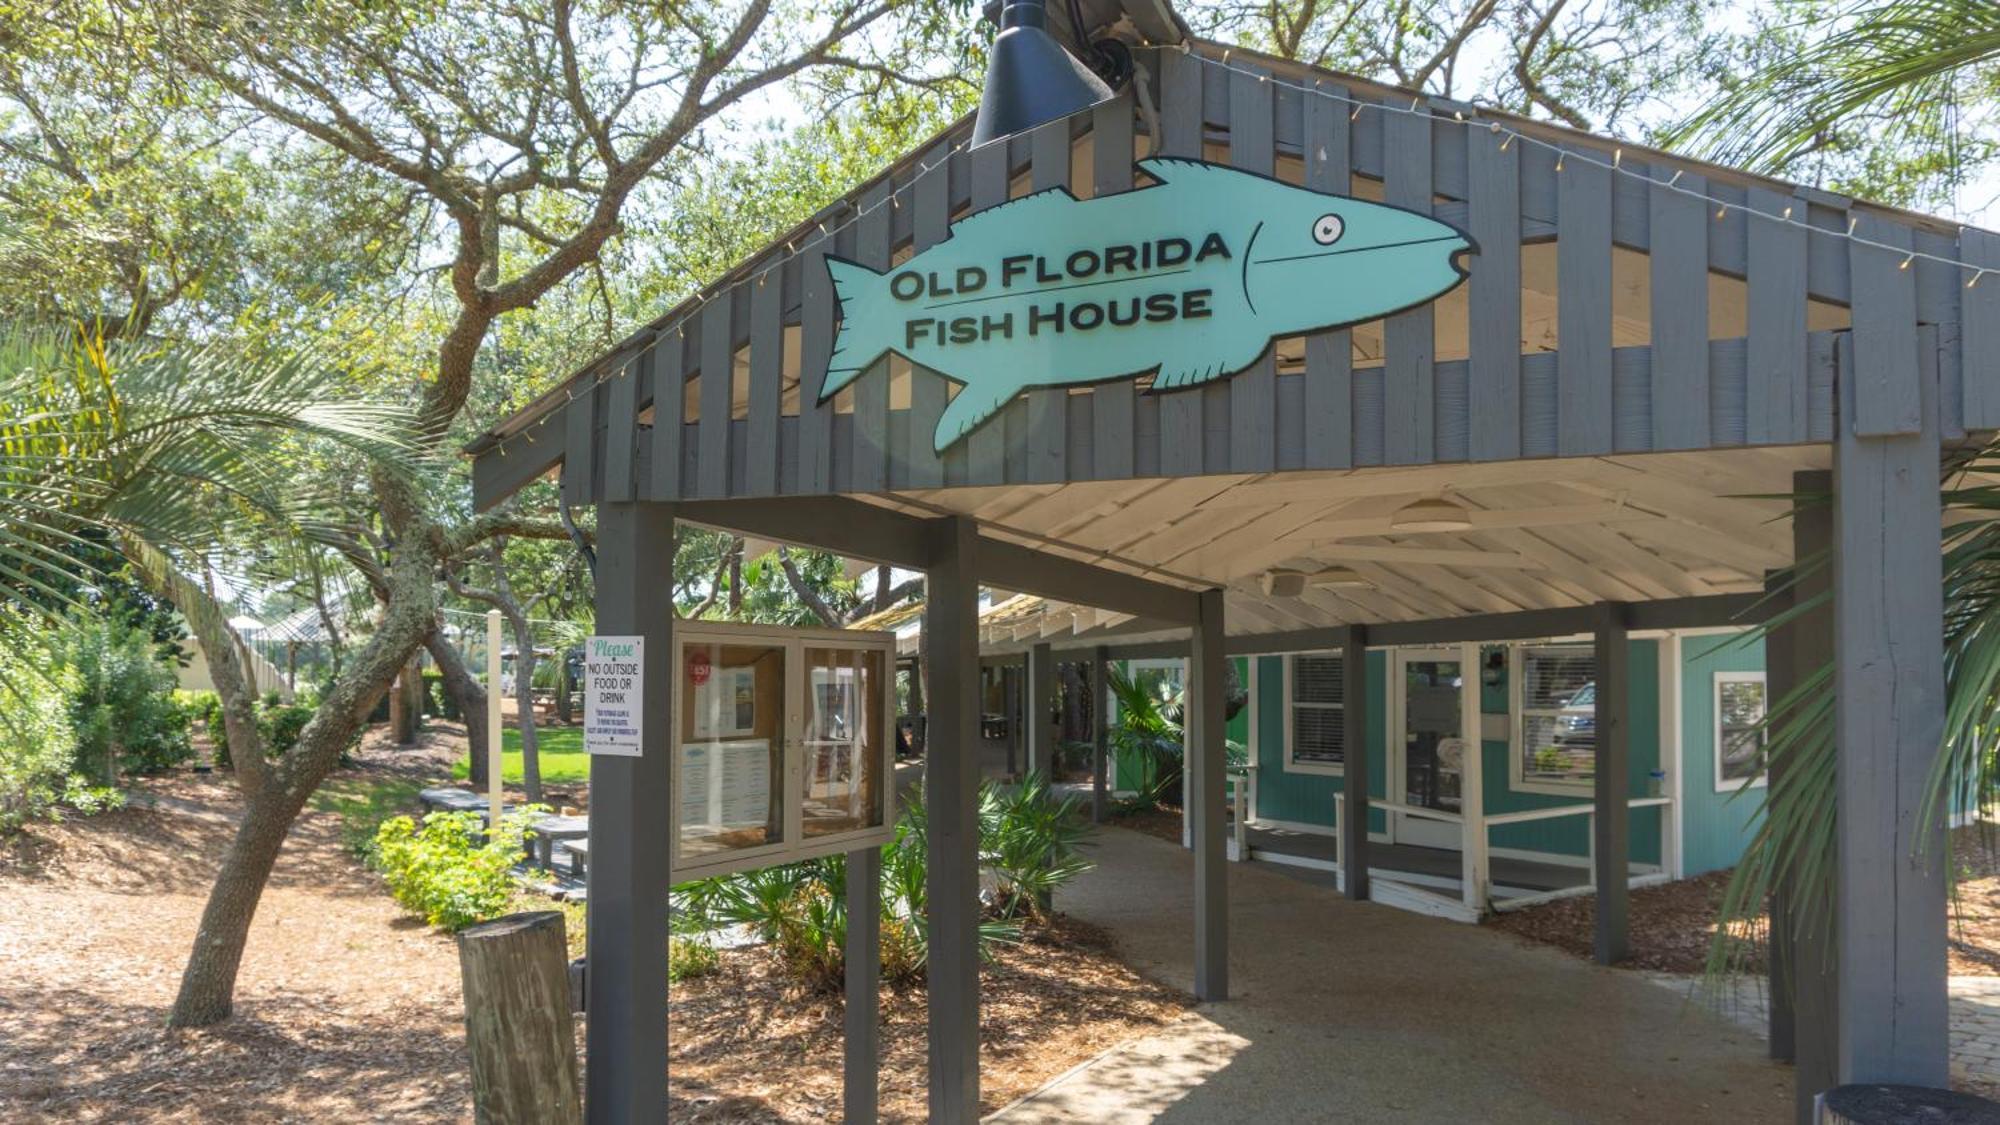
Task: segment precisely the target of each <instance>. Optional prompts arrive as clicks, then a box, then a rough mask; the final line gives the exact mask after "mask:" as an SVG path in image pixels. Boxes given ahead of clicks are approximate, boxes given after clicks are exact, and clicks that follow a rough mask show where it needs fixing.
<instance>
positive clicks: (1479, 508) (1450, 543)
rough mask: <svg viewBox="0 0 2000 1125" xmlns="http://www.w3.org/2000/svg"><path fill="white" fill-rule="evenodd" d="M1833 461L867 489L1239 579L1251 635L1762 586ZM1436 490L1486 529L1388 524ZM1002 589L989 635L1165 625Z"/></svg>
mask: <svg viewBox="0 0 2000 1125" xmlns="http://www.w3.org/2000/svg"><path fill="white" fill-rule="evenodd" d="M1827 464H1828V450H1827V449H1826V447H1824V446H1796V447H1784V448H1759V449H1735V450H1708V451H1702V452H1691V453H1667V454H1645V455H1635V456H1607V457H1592V458H1570V459H1563V460H1547V461H1518V462H1506V463H1497V464H1482V465H1439V466H1423V467H1415V468H1371V469H1359V470H1354V471H1351V472H1331V473H1286V474H1282V475H1247V476H1246V475H1239V476H1208V477H1194V478H1181V479H1169V480H1142V481H1115V482H1083V483H1073V484H1065V485H1016V486H1007V487H995V488H972V489H939V490H926V491H912V492H902V493H891V494H886V495H880V496H875V497H871V498H870V499H871V500H872V501H873V502H875V503H879V504H883V505H885V506H888V507H892V508H896V509H899V510H904V511H909V512H912V513H916V514H923V515H938V514H944V513H947V512H951V513H960V514H965V515H970V516H973V517H974V518H976V519H978V520H979V522H980V526H981V531H982V534H985V535H988V536H991V537H993V538H996V539H1004V540H1010V541H1013V542H1018V543H1023V544H1026V545H1029V546H1033V547H1035V548H1037V549H1039V550H1044V551H1048V552H1051V553H1053V554H1058V555H1064V556H1068V557H1072V558H1077V559H1082V560H1085V561H1089V562H1092V563H1094V564H1096V565H1100V566H1103V567H1106V568H1108V569H1112V570H1120V571H1125V572H1129V573H1135V574H1145V575H1148V576H1150V577H1152V578H1156V579H1160V580H1163V581H1168V582H1172V583H1175V584H1178V585H1183V586H1188V587H1193V588H1200V587H1207V586H1218V585H1219V586H1222V587H1223V588H1225V589H1226V590H1227V592H1228V593H1227V601H1226V618H1227V621H1228V629H1229V632H1231V633H1232V634H1254V633H1266V632H1280V631H1284V630H1291V629H1300V628H1309V627H1315V626H1329V625H1340V624H1346V623H1351V622H1374V621H1407V620H1421V619H1426V618H1435V617H1453V616H1459V615H1463V614H1473V613H1496V612H1510V611H1514V610H1525V609H1547V608H1555V607H1560V606H1571V605H1581V604H1588V603H1591V602H1597V601H1650V600H1656V599H1661V598H1677V597H1686V596H1695V595H1705V594H1719V593H1734V592H1742V591H1750V590H1757V589H1761V588H1762V586H1763V581H1764V573H1765V571H1766V570H1769V569H1772V568H1776V567H1781V566H1784V565H1786V564H1788V563H1790V562H1791V525H1790V523H1789V521H1787V520H1785V519H1784V518H1782V517H1783V515H1784V513H1785V511H1786V510H1787V507H1788V505H1787V503H1786V502H1785V501H1784V500H1782V499H1772V498H1770V497H1772V496H1773V495H1775V494H1782V493H1786V492H1789V491H1790V489H1791V480H1792V473H1793V472H1794V471H1796V470H1799V469H1814V468H1825V467H1826V466H1827ZM1434 497H1444V498H1447V499H1449V500H1451V501H1453V502H1455V503H1457V504H1459V505H1461V506H1463V507H1464V508H1465V509H1466V510H1467V521H1468V522H1470V523H1471V525H1472V526H1471V527H1470V528H1468V529H1466V530H1461V531H1435V532H1417V531H1409V530H1398V529H1396V528H1394V527H1392V526H1391V521H1392V518H1393V516H1394V514H1395V513H1396V511H1397V510H1398V509H1400V508H1402V507H1404V506H1405V505H1407V504H1410V503H1411V502H1413V501H1416V500H1420V499H1424V498H1434ZM1274 568H1282V569H1290V570H1296V571H1300V572H1303V573H1304V574H1306V575H1307V576H1308V579H1307V587H1306V589H1305V591H1304V592H1303V593H1301V594H1299V595H1297V596H1290V597H1288V596H1283V595H1271V594H1267V593H1265V592H1264V589H1263V579H1264V576H1265V574H1266V573H1267V572H1269V571H1271V570H1273V569H1274ZM1336 568H1338V569H1336ZM995 602H996V604H995V607H994V609H993V610H991V611H989V612H988V613H987V615H986V616H985V618H984V630H983V636H982V642H983V646H984V647H985V648H986V649H988V650H989V651H1010V650H1013V649H1018V648H1023V647H1026V646H1027V645H1030V644H1033V643H1036V642H1038V641H1041V640H1052V641H1057V642H1058V643H1060V642H1064V641H1069V642H1074V641H1075V640H1079V639H1091V638H1100V637H1101V638H1106V639H1110V638H1119V639H1138V638H1140V637H1151V636H1159V635H1166V634H1159V633H1157V632H1155V631H1154V628H1155V627H1153V626H1151V625H1150V624H1149V623H1148V622H1145V621H1143V620H1134V619H1132V618H1130V617H1127V616H1124V615H1119V614H1109V613H1104V612H1101V611H1098V610H1096V609H1094V608H1092V607H1088V606H1073V605H1067V604H1062V603H1056V602H1047V601H1042V600H1040V599H1015V600H1013V601H1012V602H1003V601H1001V600H1000V599H999V598H996V599H995Z"/></svg>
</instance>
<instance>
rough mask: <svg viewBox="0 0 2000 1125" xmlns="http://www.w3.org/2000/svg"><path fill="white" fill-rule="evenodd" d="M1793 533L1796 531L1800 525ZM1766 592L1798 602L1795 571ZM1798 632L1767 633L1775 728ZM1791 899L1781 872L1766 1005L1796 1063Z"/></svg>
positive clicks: (1784, 1057) (1773, 1034)
mask: <svg viewBox="0 0 2000 1125" xmlns="http://www.w3.org/2000/svg"><path fill="white" fill-rule="evenodd" d="M1811 475H1814V474H1808V473H1796V474H1793V479H1794V480H1795V481H1796V480H1797V479H1798V478H1800V477H1806V476H1811ZM1795 487H1796V486H1795ZM1793 534H1794V536H1796V535H1797V527H1796V525H1795V526H1794V530H1793ZM1764 593H1765V597H1767V598H1769V599H1770V601H1771V606H1772V608H1774V609H1776V610H1778V611H1779V612H1783V611H1785V610H1788V609H1790V608H1791V607H1792V605H1793V604H1794V603H1793V599H1792V594H1793V591H1792V584H1791V575H1790V573H1789V572H1787V571H1774V572H1772V573H1771V574H1768V575H1766V576H1765V578H1764ZM1794 631H1795V627H1794V626H1793V625H1792V623H1791V622H1786V623H1784V624H1782V625H1779V626H1777V627H1775V628H1773V629H1771V630H1770V632H1768V633H1766V634H1765V636H1764V706H1765V709H1766V714H1767V715H1768V716H1769V721H1770V722H1771V725H1772V727H1773V728H1774V729H1775V728H1777V727H1778V726H1779V724H1782V723H1783V722H1784V721H1785V713H1784V712H1782V711H1781V710H1780V709H1779V707H1778V701H1779V700H1782V699H1784V698H1785V697H1786V696H1788V695H1790V694H1791V693H1792V689H1794V688H1796V687H1797V686H1798V682H1799V678H1798V663H1797V661H1796V659H1795V656H1796V653H1795V651H1794V649H1793V644H1794V642H1793V634H1794ZM1707 689H1708V686H1707V685H1706V684H1703V685H1698V690H1704V691H1705V690H1707ZM1784 766H1785V763H1784V762H1783V761H1773V762H1771V763H1770V764H1769V766H1768V767H1767V775H1766V780H1767V783H1768V784H1769V785H1770V787H1771V793H1772V794H1773V795H1776V794H1778V793H1780V792H1782V791H1783V790H1784V788H1785V786H1786V784H1787V778H1786V776H1785V769H1784ZM1790 901H1791V887H1790V880H1789V879H1787V878H1786V877H1785V875H1784V873H1783V872H1782V871H1781V872H1779V873H1778V875H1777V876H1776V878H1774V879H1773V880H1772V885H1771V901H1770V924H1769V926H1768V928H1767V929H1766V930H1765V934H1766V937H1765V942H1764V964H1765V968H1766V970H1767V971H1768V973H1769V978H1770V979H1769V990H1768V991H1767V992H1766V995H1767V996H1768V997H1769V1000H1768V1005H1767V1006H1768V1008H1769V1012H1768V1015H1769V1017H1770V1034H1769V1036H1768V1042H1769V1044H1770V1048H1771V1057H1772V1058H1774V1059H1777V1060H1778V1061H1780V1062H1791V1061H1792V1059H1793V1057H1794V1051H1795V1047H1794V1040H1793V1031H1794V1029H1795V1027H1796V1026H1797V1025H1796V1021H1795V1018H1794V1013H1793V1007H1792V1002H1793V999H1794V980H1793V974H1792V958H1793V957H1794V956H1795V951H1794V949H1793V941H1794V938H1793V933H1792V921H1791V908H1790Z"/></svg>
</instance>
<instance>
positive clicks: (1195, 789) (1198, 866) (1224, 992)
mask: <svg viewBox="0 0 2000 1125" xmlns="http://www.w3.org/2000/svg"><path fill="white" fill-rule="evenodd" d="M1223 644H1224V637H1223V622H1222V591H1221V590H1204V591H1202V593H1201V597H1200V601H1199V620H1198V621H1197V622H1196V624H1195V627H1194V643H1193V650H1192V652H1191V654H1190V659H1189V661H1188V664H1189V668H1188V672H1189V676H1188V684H1187V700H1188V715H1187V731H1188V748H1187V771H1186V773H1187V783H1186V785H1187V793H1188V803H1187V820H1188V823H1189V824H1190V825H1191V826H1192V828H1193V832H1194V995H1195V999H1197V1000H1222V999H1226V998H1227V997H1228V996H1229V882H1228V880H1229V864H1228V855H1227V849H1226V847H1225V842H1224V839H1223V824H1222V800H1223V774H1224V771H1225V768H1226V765H1227V755H1226V754H1225V748H1224V744H1223V743H1224V739H1225V737H1226V734H1225V731H1224V728H1223V707H1224V703H1223V677H1224V671H1223V661H1224V660H1225V659H1227V658H1226V657H1224V656H1223V654H1222V652H1223Z"/></svg>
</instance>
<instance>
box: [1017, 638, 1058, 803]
mask: <svg viewBox="0 0 2000 1125" xmlns="http://www.w3.org/2000/svg"><path fill="white" fill-rule="evenodd" d="M1055 704H1056V659H1055V653H1054V650H1052V649H1051V648H1050V647H1049V645H1048V644H1047V643H1046V642H1044V643H1042V644H1038V645H1036V646H1035V647H1034V648H1031V649H1029V650H1028V707H1027V714H1026V715H1025V717H1024V719H1025V721H1024V722H1023V723H1022V726H1024V727H1025V728H1026V730H1027V737H1028V768H1029V769H1030V770H1034V771H1036V772H1038V773H1040V774H1041V775H1042V778H1043V780H1045V781H1050V782H1053V781H1054V780H1055V779H1056V729H1055V726H1054V724H1052V723H1051V722H1050V721H1049V715H1050V713H1051V712H1053V711H1054V710H1055Z"/></svg>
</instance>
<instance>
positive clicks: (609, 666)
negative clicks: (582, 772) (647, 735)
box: [583, 637, 646, 758]
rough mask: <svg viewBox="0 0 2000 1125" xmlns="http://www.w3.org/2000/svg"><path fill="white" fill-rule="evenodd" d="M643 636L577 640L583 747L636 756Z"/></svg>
mask: <svg viewBox="0 0 2000 1125" xmlns="http://www.w3.org/2000/svg"><path fill="white" fill-rule="evenodd" d="M645 683H646V638H644V637H590V638H587V639H586V640H585V641H584V645H583V748H584V750H585V751H586V752H588V753H591V754H619V755H623V756H625V757H628V758H636V757H638V756H639V749H640V736H641V734H642V728H643V725H644V719H645V700H644V693H645Z"/></svg>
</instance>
